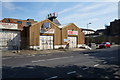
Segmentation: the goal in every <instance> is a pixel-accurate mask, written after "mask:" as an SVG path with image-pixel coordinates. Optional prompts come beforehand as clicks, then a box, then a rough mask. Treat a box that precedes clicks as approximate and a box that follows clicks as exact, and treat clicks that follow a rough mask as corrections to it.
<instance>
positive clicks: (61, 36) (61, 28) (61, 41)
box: [60, 28, 62, 47]
mask: <svg viewBox="0 0 120 80" xmlns="http://www.w3.org/2000/svg"><path fill="white" fill-rule="evenodd" d="M60 30H61V47H62V28H61V29H60Z"/></svg>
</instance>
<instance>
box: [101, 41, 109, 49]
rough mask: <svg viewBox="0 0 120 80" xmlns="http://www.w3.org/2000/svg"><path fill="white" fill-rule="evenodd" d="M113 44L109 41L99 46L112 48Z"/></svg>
mask: <svg viewBox="0 0 120 80" xmlns="http://www.w3.org/2000/svg"><path fill="white" fill-rule="evenodd" d="M110 46H111V44H110V43H109V42H103V43H101V44H100V45H99V48H110Z"/></svg>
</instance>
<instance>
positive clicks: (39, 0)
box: [2, 0, 119, 2]
mask: <svg viewBox="0 0 120 80" xmlns="http://www.w3.org/2000/svg"><path fill="white" fill-rule="evenodd" d="M118 1H119V0H2V2H118Z"/></svg>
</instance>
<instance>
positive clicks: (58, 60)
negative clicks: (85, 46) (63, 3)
mask: <svg viewBox="0 0 120 80" xmlns="http://www.w3.org/2000/svg"><path fill="white" fill-rule="evenodd" d="M119 52H120V48H119V46H115V47H111V48H106V49H96V50H87V51H72V52H63V53H54V54H33V55H20V56H13V57H3V58H2V64H3V72H2V76H3V79H6V78H15V79H17V78H29V79H31V78H32V79H33V78H34V79H39V80H42V79H43V80H51V79H71V78H88V79H91V78H120V74H119V73H120V67H119V61H120V60H119V59H120V54H119Z"/></svg>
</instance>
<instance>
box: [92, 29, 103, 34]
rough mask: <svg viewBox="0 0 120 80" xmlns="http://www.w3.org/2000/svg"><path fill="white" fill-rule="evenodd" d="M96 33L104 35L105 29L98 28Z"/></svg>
mask: <svg viewBox="0 0 120 80" xmlns="http://www.w3.org/2000/svg"><path fill="white" fill-rule="evenodd" d="M94 34H95V35H104V34H105V29H98V30H96V31H95V33H94Z"/></svg>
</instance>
